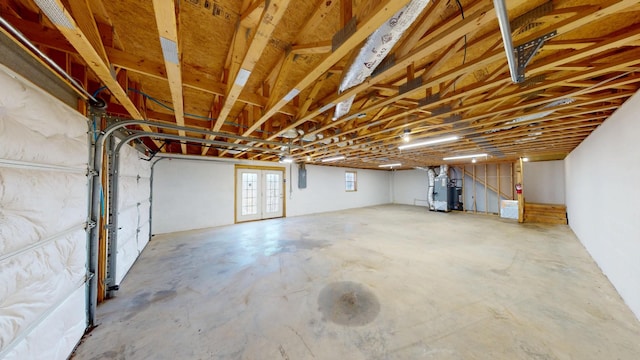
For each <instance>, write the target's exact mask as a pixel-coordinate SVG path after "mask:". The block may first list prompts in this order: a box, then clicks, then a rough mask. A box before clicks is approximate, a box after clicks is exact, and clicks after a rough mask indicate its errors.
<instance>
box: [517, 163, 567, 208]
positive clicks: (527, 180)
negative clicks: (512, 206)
mask: <svg viewBox="0 0 640 360" xmlns="http://www.w3.org/2000/svg"><path fill="white" fill-rule="evenodd" d="M523 187H524V195H525V198H526V200H527V202H533V203H544V204H564V203H565V195H564V193H565V191H564V187H565V185H564V160H557V161H536V162H525V163H524V180H523Z"/></svg>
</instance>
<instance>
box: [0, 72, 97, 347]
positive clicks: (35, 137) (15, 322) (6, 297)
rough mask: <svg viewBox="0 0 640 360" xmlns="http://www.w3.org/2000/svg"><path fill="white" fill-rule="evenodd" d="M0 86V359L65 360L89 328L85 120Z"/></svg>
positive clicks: (12, 86) (39, 94) (48, 100)
mask: <svg viewBox="0 0 640 360" xmlns="http://www.w3.org/2000/svg"><path fill="white" fill-rule="evenodd" d="M0 84H2V86H0V144H1V146H0V358H2V359H66V358H67V357H68V356H69V354H70V353H71V351H72V350H73V348H74V347H75V345H76V343H77V342H78V341H79V340H80V338H81V336H82V334H83V333H84V330H85V328H86V325H87V320H86V295H85V293H86V285H85V283H86V278H87V272H86V263H87V234H86V231H85V227H86V220H87V214H88V179H87V161H88V149H89V148H88V138H87V130H88V126H87V119H86V118H85V117H83V116H81V115H80V114H79V113H78V112H76V111H75V110H74V109H72V108H70V107H68V106H67V105H64V104H63V103H61V102H60V101H59V100H57V99H56V98H54V97H53V96H51V95H49V94H47V93H46V92H44V91H43V90H41V89H40V88H38V87H36V86H35V85H33V84H31V83H30V82H28V81H27V80H25V79H24V78H22V77H20V76H18V75H16V74H15V73H13V72H12V71H10V70H9V69H7V68H6V67H4V66H3V65H0Z"/></svg>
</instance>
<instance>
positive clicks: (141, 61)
mask: <svg viewBox="0 0 640 360" xmlns="http://www.w3.org/2000/svg"><path fill="white" fill-rule="evenodd" d="M106 50H107V55H108V56H109V59H111V62H112V64H113V66H115V67H119V68H123V69H127V70H129V71H133V72H136V73H138V74H141V75H145V76H149V77H152V78H155V79H159V80H165V81H166V80H167V74H166V69H165V66H164V64H163V63H161V62H159V61H155V60H151V59H146V58H141V57H138V56H135V55H131V54H129V53H126V52H124V51H120V50H118V49H112V48H107V49H106ZM181 66H182V82H183V85H184V86H185V87H188V88H191V89H194V90H197V91H202V92H206V93H209V94H212V95H224V94H225V84H223V83H222V82H220V81H218V80H216V79H214V77H213V75H212V74H210V73H208V72H205V71H203V70H202V69H197V68H196V66H194V65H189V64H185V63H182V65H181ZM238 101H240V102H243V103H246V104H249V105H254V106H259V107H265V106H266V103H267V98H265V97H263V96H260V95H258V94H254V93H248V92H247V93H245V94H242V96H240V97H239V98H238ZM297 111H298V109H297V108H296V107H295V106H293V105H288V106H285V107H284V108H282V109H281V112H282V113H283V114H286V115H295V114H296V113H297Z"/></svg>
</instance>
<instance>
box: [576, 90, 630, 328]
mask: <svg viewBox="0 0 640 360" xmlns="http://www.w3.org/2000/svg"><path fill="white" fill-rule="evenodd" d="M639 112H640V94H635V95H634V96H633V97H631V98H630V99H629V100H627V102H625V103H624V104H623V105H622V106H621V107H620V108H619V109H618V110H617V111H616V112H615V113H613V115H611V117H609V119H607V120H606V121H605V122H604V123H603V124H602V125H600V127H599V128H598V129H596V130H595V131H594V132H593V133H592V134H591V135H589V137H587V138H586V139H585V140H584V141H583V142H582V144H580V146H578V147H577V148H576V149H575V150H573V151H572V152H571V154H569V156H568V157H567V158H566V159H565V173H566V200H567V204H566V205H567V213H568V215H569V225H570V226H571V228H572V229H573V231H574V232H575V233H576V235H577V236H578V238H579V239H580V241H581V242H582V243H583V244H584V246H585V247H586V248H587V250H588V251H589V253H590V254H591V256H592V257H593V258H594V259H595V261H596V262H597V263H598V265H599V266H600V268H601V269H602V271H603V272H604V274H605V275H607V277H608V278H609V280H610V281H611V283H613V285H614V286H615V287H616V289H617V290H618V292H619V293H620V295H621V296H622V298H623V299H624V301H625V302H626V303H627V305H629V307H630V308H631V310H632V311H633V312H634V313H635V314H636V317H638V318H640V286H638V281H639V280H638V279H640V257H639V255H638V254H640V211H639V210H638V204H640V190H638V187H637V183H638V182H637V180H636V179H638V178H640V147H639V146H638V139H640V123H639V122H638V113H639ZM594 291H597V290H595V289H594Z"/></svg>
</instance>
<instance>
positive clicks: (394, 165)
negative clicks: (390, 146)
mask: <svg viewBox="0 0 640 360" xmlns="http://www.w3.org/2000/svg"><path fill="white" fill-rule="evenodd" d="M398 166H402V164H400V163H397V164H383V165H378V167H381V168H383V167H398Z"/></svg>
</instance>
